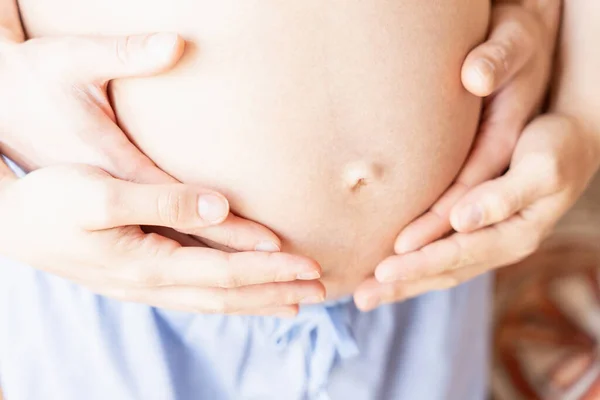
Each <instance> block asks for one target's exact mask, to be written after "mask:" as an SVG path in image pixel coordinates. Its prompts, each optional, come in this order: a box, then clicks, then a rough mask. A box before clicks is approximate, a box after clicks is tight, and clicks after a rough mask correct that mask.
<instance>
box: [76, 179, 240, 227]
mask: <svg viewBox="0 0 600 400" xmlns="http://www.w3.org/2000/svg"><path fill="white" fill-rule="evenodd" d="M94 189H95V190H96V193H90V194H88V198H90V201H89V204H86V205H85V206H86V210H87V211H88V212H87V214H84V217H86V221H87V224H85V226H84V228H85V229H88V230H101V229H109V228H115V227H120V226H128V225H153V226H164V227H168V228H174V229H176V230H189V229H195V228H197V227H203V226H208V225H214V224H218V223H221V222H223V221H224V220H225V219H226V218H227V216H228V214H229V203H228V202H227V199H226V198H225V197H224V196H223V195H221V194H219V193H217V192H214V191H211V190H208V189H204V188H200V187H196V186H192V185H184V184H170V185H145V184H136V183H131V182H127V181H123V180H118V179H111V178H108V177H107V178H106V179H104V180H103V181H102V184H100V185H96V186H95V187H94Z"/></svg>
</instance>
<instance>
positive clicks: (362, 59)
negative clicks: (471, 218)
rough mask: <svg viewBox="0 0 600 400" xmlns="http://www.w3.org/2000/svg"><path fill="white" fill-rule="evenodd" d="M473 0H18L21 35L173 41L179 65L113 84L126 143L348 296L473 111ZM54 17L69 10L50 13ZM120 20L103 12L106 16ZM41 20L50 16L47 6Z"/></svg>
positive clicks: (481, 13) (430, 184)
mask: <svg viewBox="0 0 600 400" xmlns="http://www.w3.org/2000/svg"><path fill="white" fill-rule="evenodd" d="M488 3H489V2H488V1H485V0H448V1H444V2H438V1H435V2H424V1H420V0H370V1H362V0H344V1H342V0H339V1H334V0H332V1H323V0H305V1H294V2H292V1H288V2H280V1H265V0H248V1H233V0H223V1H218V2H216V1H212V0H211V1H208V0H206V1H202V0H198V1H186V2H173V1H171V0H163V1H154V2H151V4H150V2H146V1H143V0H130V1H127V2H122V1H118V0H108V1H102V2H98V1H91V0H77V1H74V0H56V1H48V0H43V1H42V0H21V7H22V14H23V19H24V22H25V24H26V26H27V29H28V31H29V33H30V34H31V35H35V36H43V35H48V34H90V33H91V34H130V33H140V32H148V31H162V30H164V31H176V32H178V33H181V34H182V35H183V36H184V37H185V38H186V39H187V40H188V46H187V50H186V54H185V56H184V59H183V60H182V62H181V63H180V65H179V66H178V67H177V68H176V69H175V70H174V71H172V72H170V73H169V74H165V75H163V76H160V77H156V78H149V79H139V80H128V81H119V82H115V84H114V85H113V88H114V98H115V106H116V109H117V112H118V116H119V119H120V121H121V123H122V125H123V126H124V128H125V129H126V130H127V131H128V133H129V134H130V136H131V137H132V139H133V140H134V141H135V142H136V143H137V144H138V145H139V147H140V148H141V149H142V150H143V151H144V152H145V153H146V154H148V155H149V156H150V157H151V158H152V159H153V160H154V161H155V162H156V163H157V164H158V165H159V166H161V167H162V168H163V169H164V170H166V171H167V172H169V173H170V174H172V175H173V176H175V177H177V178H179V179H180V180H182V181H184V182H198V183H202V184H206V185H209V186H212V187H214V188H216V189H219V190H221V191H222V192H223V193H224V194H226V195H227V196H228V197H229V199H230V200H231V204H232V206H233V209H234V210H235V211H236V212H237V213H238V214H241V215H243V216H245V217H247V218H250V219H253V220H256V221H259V222H261V223H263V224H265V225H267V226H268V227H270V228H271V229H273V230H274V231H275V232H277V233H278V234H279V235H280V236H281V237H282V238H283V240H284V246H285V247H284V250H286V251H292V252H298V253H302V254H306V255H309V256H312V257H314V258H315V259H317V260H318V261H319V262H321V264H322V265H323V267H324V271H325V273H326V276H325V279H324V281H325V283H326V286H327V287H328V292H329V296H330V297H337V296H339V295H341V294H347V293H350V292H351V291H352V290H353V289H354V288H355V286H356V285H357V284H358V283H359V282H361V281H362V280H363V279H364V278H365V277H366V276H368V275H369V274H371V273H372V272H373V269H374V267H375V265H376V264H377V263H378V262H379V261H380V260H381V259H383V258H384V257H385V256H387V255H388V254H390V253H391V251H392V245H393V241H394V238H395V236H396V234H397V233H398V232H399V231H400V229H401V228H402V227H403V226H404V225H405V224H406V223H407V222H409V221H410V220H412V219H413V218H415V217H416V216H417V215H419V214H420V213H421V212H423V211H424V210H425V209H427V208H428V207H429V206H430V205H431V204H432V202H433V201H434V200H435V199H436V198H437V197H438V196H439V195H440V194H441V193H442V192H443V191H444V189H445V188H446V187H447V186H448V185H449V184H450V183H451V181H452V180H453V179H454V177H455V176H456V173H457V172H458V170H459V169H460V166H461V165H462V163H463V161H464V158H465V156H466V154H467V152H468V150H469V147H470V144H471V141H472V137H473V134H474V132H475V129H476V125H477V121H478V116H479V107H480V102H479V100H478V99H476V98H474V97H472V96H470V95H468V94H467V93H466V91H465V90H464V89H463V88H462V86H461V83H460V67H461V65H462V62H463V60H464V57H465V56H466V54H467V52H468V51H469V50H470V49H471V48H472V47H473V46H474V45H475V44H477V43H478V42H479V41H480V40H482V38H483V37H484V35H485V32H486V29H487V22H488V14H489V4H488ZM65 9H69V10H70V11H69V12H64V11H62V10H65ZM117 9H118V10H120V11H119V12H116V11H115V10H117ZM54 10H61V11H60V12H57V11H54Z"/></svg>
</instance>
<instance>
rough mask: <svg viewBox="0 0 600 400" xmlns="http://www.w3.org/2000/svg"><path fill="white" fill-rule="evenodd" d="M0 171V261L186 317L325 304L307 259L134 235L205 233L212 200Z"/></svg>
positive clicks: (56, 171)
mask: <svg viewBox="0 0 600 400" xmlns="http://www.w3.org/2000/svg"><path fill="white" fill-rule="evenodd" d="M0 167H1V168H0V173H1V176H3V179H1V180H0V221H2V224H1V226H2V229H1V230H0V254H2V255H6V256H8V257H10V258H12V259H15V260H17V261H21V262H23V263H25V264H28V265H31V266H33V267H35V268H38V269H41V270H44V271H47V272H50V273H53V274H56V275H59V276H62V277H64V278H67V279H69V280H70V281H73V282H75V283H78V284H81V285H82V286H85V287H87V288H89V289H91V290H92V291H94V292H96V293H99V294H103V295H106V296H109V297H113V298H117V299H119V300H123V301H133V302H142V303H145V304H149V305H152V306H157V307H163V308H169V309H176V310H183V311H189V312H201V313H222V314H223V313H224V314H269V315H273V314H274V315H279V316H292V315H294V314H295V313H296V312H297V305H296V304H298V303H302V302H306V303H311V302H319V301H322V300H323V299H324V296H325V293H324V290H325V289H324V287H323V285H322V284H321V283H320V282H318V281H317V279H318V278H319V276H320V273H321V270H320V267H319V265H318V264H317V263H316V262H314V261H312V260H310V259H308V258H306V257H301V256H295V255H290V254H284V253H279V252H275V253H268V252H238V253H225V252H221V251H219V250H216V249H210V248H203V247H197V246H196V247H183V246H182V245H181V244H180V243H178V242H176V241H174V240H171V239H167V238H166V237H164V236H160V235H157V234H155V233H151V234H147V233H144V232H143V231H142V230H141V229H140V225H151V226H163V227H169V228H173V229H176V230H179V231H194V230H196V229H198V228H202V227H205V226H208V225H212V222H211V221H207V220H206V219H205V218H204V217H203V216H202V215H201V213H200V212H199V211H200V209H201V203H202V199H203V198H206V197H212V198H213V200H214V201H216V202H221V207H222V209H223V211H225V215H226V211H227V202H226V200H225V199H224V198H223V197H222V196H221V195H219V194H218V193H215V192H212V191H209V190H206V189H203V188H200V187H193V186H189V185H183V184H177V183H175V184H162V185H145V184H139V183H132V182H128V181H123V180H118V179H115V178H113V177H111V176H110V175H109V174H107V173H106V172H104V171H102V170H101V169H98V168H95V167H90V166H83V165H75V164H70V165H63V166H54V167H46V168H41V169H38V170H36V171H34V172H32V173H30V174H28V175H27V176H25V177H24V178H21V179H16V178H15V177H14V176H11V174H10V173H9V172H8V169H7V168H6V165H4V164H3V163H2V162H1V161H0ZM225 215H223V217H224V216H225ZM32 249H34V250H33V251H32Z"/></svg>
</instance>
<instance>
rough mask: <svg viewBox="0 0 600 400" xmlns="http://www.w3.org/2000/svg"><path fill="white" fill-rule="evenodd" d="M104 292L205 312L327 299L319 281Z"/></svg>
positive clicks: (239, 311) (242, 311)
mask: <svg viewBox="0 0 600 400" xmlns="http://www.w3.org/2000/svg"><path fill="white" fill-rule="evenodd" d="M103 294H105V295H107V296H110V297H113V298H117V299H121V300H125V301H133V302H139V303H144V304H150V305H153V306H156V307H160V308H167V309H171V310H179V311H185V312H194V313H205V314H236V315H239V314H249V313H253V312H256V310H259V309H264V308H269V307H282V306H295V305H296V304H300V303H302V304H314V303H319V302H322V301H323V299H324V298H325V289H324V287H323V285H322V284H321V283H320V282H317V281H313V282H287V283H277V284H264V285H256V286H246V287H242V288H238V289H195V288H191V287H181V288H170V287H169V288H159V289H137V290H130V289H114V288H112V289H107V290H105V291H104V293H103Z"/></svg>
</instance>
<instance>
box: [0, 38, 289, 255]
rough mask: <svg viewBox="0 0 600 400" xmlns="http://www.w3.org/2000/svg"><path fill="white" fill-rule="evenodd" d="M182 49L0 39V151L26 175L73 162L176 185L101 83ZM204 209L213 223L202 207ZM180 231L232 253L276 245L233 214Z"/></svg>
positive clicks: (106, 41)
mask: <svg viewBox="0 0 600 400" xmlns="http://www.w3.org/2000/svg"><path fill="white" fill-rule="evenodd" d="M183 50H184V41H183V40H182V39H181V38H180V37H179V36H177V35H175V34H168V33H161V34H154V35H137V36H128V37H56V38H41V39H32V40H29V41H26V42H24V43H16V42H11V41H8V40H6V39H2V40H0V87H1V88H2V91H0V152H1V153H3V154H5V155H7V156H8V157H9V158H11V159H12V160H14V161H16V162H17V164H19V165H20V166H22V167H24V168H25V169H27V170H33V169H36V168H39V167H44V166H50V165H57V164H63V163H81V164H88V165H93V166H97V167H100V168H102V169H103V170H105V171H107V172H109V173H110V174H111V175H113V176H115V177H117V178H121V179H125V180H129V181H134V182H143V183H156V184H170V183H176V182H177V181H176V180H175V179H174V178H173V177H171V176H169V175H168V174H166V173H165V172H163V171H161V170H160V169H159V168H158V167H157V166H156V165H154V163H152V161H151V160H149V159H148V158H147V157H146V156H145V155H144V154H142V153H141V152H140V151H139V150H138V149H137V148H136V147H135V146H134V145H133V144H132V143H131V142H130V141H129V140H128V138H127V137H126V135H125V134H124V133H123V132H122V131H121V129H120V128H119V127H118V125H117V123H116V118H115V113H114V112H113V109H112V108H111V104H110V101H109V99H108V96H107V85H108V83H109V81H110V80H111V79H115V78H125V77H142V76H149V75H154V74H158V73H161V72H163V71H166V70H169V69H171V68H172V67H173V66H174V65H175V64H176V63H177V61H178V60H179V58H180V57H181V55H182V54H183ZM215 207H218V204H217V205H215ZM204 211H205V213H206V214H205V215H204V217H205V218H209V219H210V215H209V214H210V213H216V219H221V218H220V214H219V210H218V209H214V208H211V207H210V204H208V203H206V204H205V208H204ZM221 220H222V219H221ZM188 233H190V234H194V235H196V236H199V237H201V238H203V239H208V240H209V241H210V242H211V243H214V244H216V245H222V246H225V247H229V248H231V249H234V250H254V249H260V250H266V251H277V250H278V249H279V248H281V242H280V240H279V239H278V238H277V236H276V235H275V234H274V233H273V232H271V231H270V230H269V229H267V228H266V227H263V226H262V225H259V224H257V223H254V222H252V221H248V220H245V219H242V218H239V217H237V216H235V215H233V214H229V215H228V217H227V219H225V220H224V221H222V222H221V223H219V224H217V225H214V224H212V225H210V226H205V227H201V228H198V229H195V230H193V231H192V232H188Z"/></svg>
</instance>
